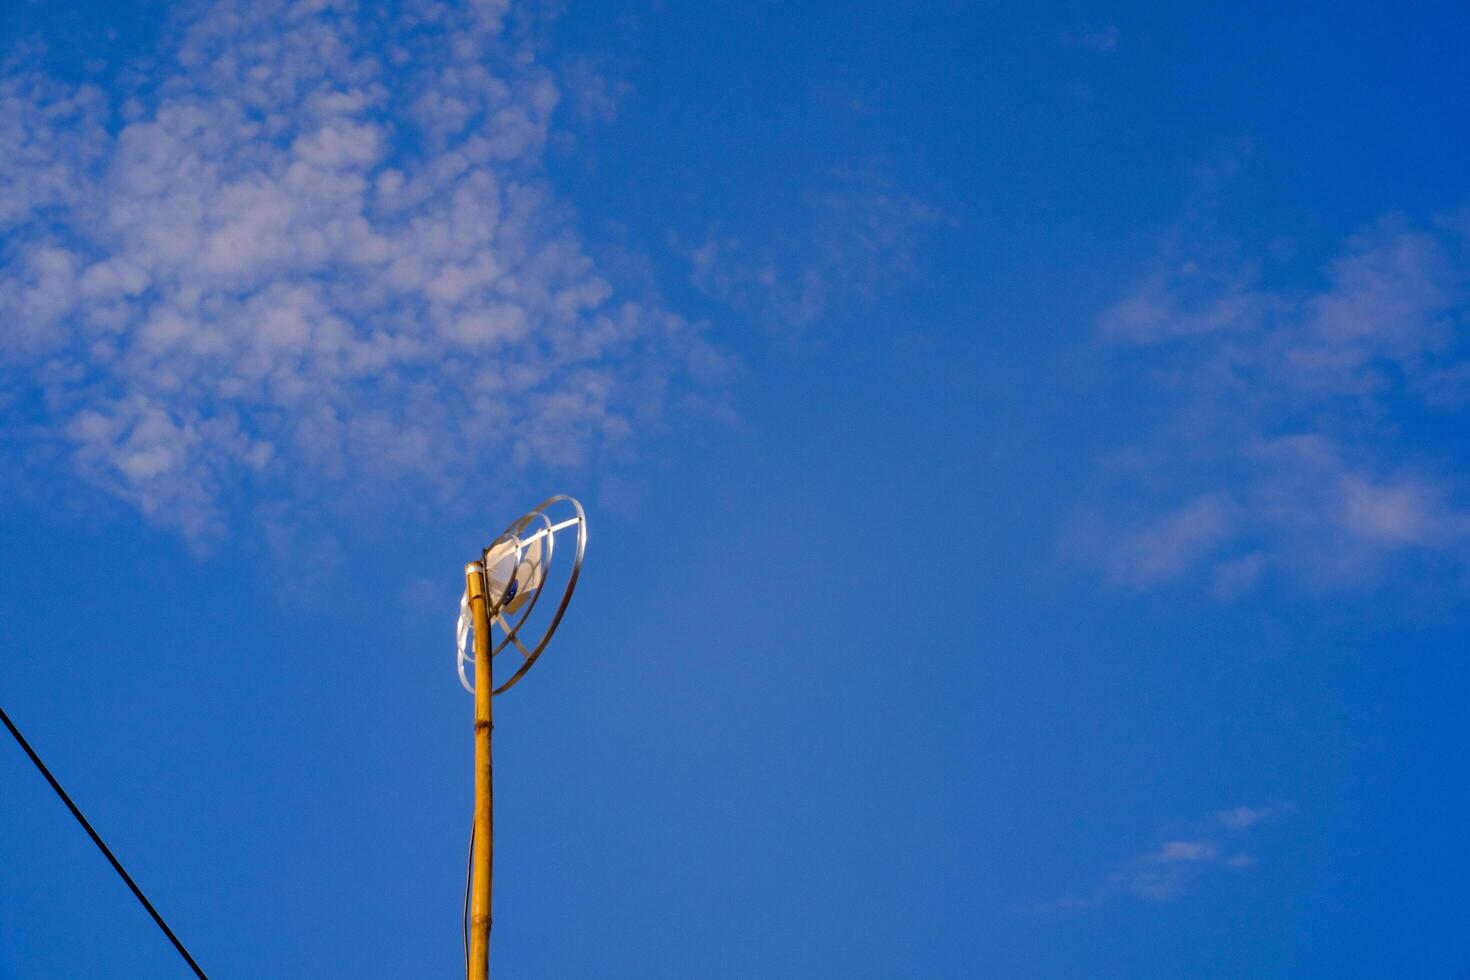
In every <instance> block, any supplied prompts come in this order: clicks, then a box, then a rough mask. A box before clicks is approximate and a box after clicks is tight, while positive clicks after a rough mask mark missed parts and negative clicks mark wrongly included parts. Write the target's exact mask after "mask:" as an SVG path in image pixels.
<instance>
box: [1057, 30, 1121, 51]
mask: <svg viewBox="0 0 1470 980" xmlns="http://www.w3.org/2000/svg"><path fill="white" fill-rule="evenodd" d="M1122 36H1123V33H1122V31H1120V30H1118V27H1117V25H1116V24H1104V25H1102V26H1101V27H1079V28H1074V29H1070V30H1066V31H1063V32H1062V43H1063V44H1066V45H1068V46H1073V47H1080V48H1083V49H1085V50H1087V51H1091V52H1092V53H1093V54H1112V53H1113V52H1114V51H1117V50H1118V42H1119V41H1120V40H1121V39H1122Z"/></svg>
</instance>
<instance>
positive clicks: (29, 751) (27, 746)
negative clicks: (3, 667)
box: [0, 708, 209, 980]
mask: <svg viewBox="0 0 1470 980" xmlns="http://www.w3.org/2000/svg"><path fill="white" fill-rule="evenodd" d="M0 721H3V722H5V727H6V728H8V729H10V734H11V735H14V736H15V740H16V741H17V742H19V743H20V747H21V748H22V749H24V750H25V753H26V755H28V756H30V759H31V762H33V763H35V766H36V768H37V769H39V770H40V771H41V775H43V776H45V777H46V782H48V783H50V784H51V788H52V789H53V790H55V791H56V795H57V796H59V797H61V802H63V803H65V804H66V808H67V809H68V810H70V811H71V815H72V816H73V817H76V819H77V823H79V824H81V825H82V829H83V830H85V831H86V832H87V836H88V837H90V838H92V843H93V844H96V845H97V849H98V850H99V851H101V852H102V856H103V857H105V858H107V862H108V863H109V864H111V865H112V870H114V871H116V872H117V873H118V876H119V877H121V878H122V880H123V881H124V882H126V883H127V886H128V888H130V889H131V890H132V892H133V897H134V898H136V899H137V900H138V901H139V902H140V903H142V905H143V908H145V909H147V910H148V914H149V915H151V916H153V921H154V922H156V923H158V928H160V929H162V930H163V934H164V935H165V936H167V937H168V941H169V942H171V943H173V944H174V949H176V950H178V951H179V955H180V956H182V957H183V958H184V962H186V963H188V964H189V969H191V970H193V971H194V975H195V976H196V977H198V978H199V980H209V978H208V977H206V976H205V975H204V971H203V970H201V969H200V968H199V964H198V963H196V962H194V957H192V956H190V955H189V951H188V950H187V949H185V948H184V944H183V943H182V942H180V941H179V937H178V936H175V935H174V931H173V930H172V929H170V928H169V927H168V923H167V922H164V921H163V916H161V915H159V914H158V910H157V909H156V908H154V907H153V903H152V902H150V901H148V896H146V895H144V894H143V889H141V888H139V887H138V883H137V882H135V881H134V880H133V876H132V875H130V874H128V873H127V871H126V869H124V868H123V866H122V863H121V862H120V861H118V859H117V857H116V856H115V855H114V854H113V853H112V849H111V848H109V847H108V846H107V845H106V844H105V843H103V841H102V838H101V837H100V836H99V835H98V834H97V831H95V830H93V829H92V825H91V823H89V822H88V821H87V818H86V817H84V816H82V811H81V810H79V809H77V805H76V804H75V803H73V802H72V801H71V797H70V796H68V795H67V794H66V790H64V789H62V788H61V784H60V783H58V782H57V781H56V777H55V776H53V775H51V770H50V769H47V768H46V763H44V762H42V761H41V757H40V756H38V755H36V750H35V749H33V748H31V743H29V742H27V741H26V739H25V736H24V735H22V734H21V733H20V729H19V728H16V727H15V723H14V722H12V721H11V720H10V716H9V715H7V714H6V713H5V709H4V708H0Z"/></svg>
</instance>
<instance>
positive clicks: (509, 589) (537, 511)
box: [456, 494, 587, 695]
mask: <svg viewBox="0 0 1470 980" xmlns="http://www.w3.org/2000/svg"><path fill="white" fill-rule="evenodd" d="M560 503H566V504H570V505H571V509H572V511H573V512H574V516H572V517H570V518H567V519H566V520H563V521H561V522H559V523H558V522H556V521H554V520H553V519H552V517H551V515H549V514H548V513H547V511H548V509H550V508H552V507H554V506H555V505H557V504H560ZM533 524H539V525H540V527H538V528H537V529H536V530H535V531H533V532H531V533H530V534H527V533H526V531H527V528H529V527H531V526H532V525H533ZM573 528H575V533H576V549H575V551H574V552H573V554H572V562H571V570H570V572H569V573H568V575H567V581H566V585H565V586H564V588H563V589H562V592H561V597H560V599H559V600H558V601H557V604H556V610H555V612H553V613H552V615H551V620H550V622H549V623H547V625H546V629H545V630H544V631H543V632H542V633H541V635H540V636H539V637H538V638H537V639H536V640H535V642H534V643H531V642H530V641H529V640H526V641H523V640H522V638H521V636H520V633H521V630H522V629H523V628H525V627H526V625H527V623H528V622H529V621H530V619H531V615H532V613H533V612H534V611H535V609H536V607H537V604H538V603H539V602H540V600H541V598H542V595H543V593H545V592H546V587H547V586H549V585H550V584H551V582H550V575H551V571H552V568H553V562H552V559H553V557H554V555H555V554H556V551H557V549H556V537H557V533H558V532H561V531H566V530H569V529H573ZM512 543H513V545H514V547H513V550H511V549H510V546H511V544H512ZM497 551H498V552H502V554H500V555H499V556H498V557H497V558H496V561H495V563H494V565H493V566H492V564H491V561H490V557H491V555H492V554H494V553H496V552H497ZM586 551H587V513H586V511H585V510H583V509H582V505H581V503H580V502H578V501H577V499H576V498H575V497H570V496H567V495H566V494H556V495H555V496H552V497H548V498H547V499H546V500H543V501H542V502H541V503H540V504H539V505H537V506H536V507H535V508H533V509H532V510H529V511H527V512H526V513H525V514H522V515H521V516H520V517H518V518H516V519H515V520H514V521H512V522H511V524H510V526H509V527H507V528H506V529H505V532H504V533H502V534H501V535H500V536H499V537H497V538H495V540H493V541H491V542H490V544H489V545H488V546H487V547H486V548H485V549H484V550H483V551H482V552H481V553H480V563H481V568H482V574H483V575H484V580H485V598H486V602H487V604H489V603H491V602H492V601H493V605H490V606H489V608H488V609H487V610H486V612H487V614H488V620H489V623H490V627H489V628H490V630H491V631H492V634H491V636H492V640H493V636H494V633H493V631H494V629H495V628H496V627H497V626H498V627H499V628H500V631H501V632H502V633H503V634H504V637H503V638H502V639H501V640H500V641H499V642H498V643H492V645H491V651H490V655H491V657H495V656H497V655H499V653H500V652H501V651H502V650H504V649H505V648H506V647H507V646H510V645H512V644H514V646H515V647H516V649H517V650H518V651H519V652H520V654H521V657H522V658H523V660H522V663H521V664H520V666H519V667H518V668H517V669H516V671H515V672H514V673H513V674H511V676H510V677H509V678H507V679H506V681H505V682H504V683H503V684H501V685H500V686H499V687H496V688H494V689H493V690H492V691H491V694H492V695H494V694H504V693H505V692H506V691H508V690H510V689H511V688H512V687H514V686H515V685H516V684H517V683H518V682H519V681H520V679H521V678H522V677H524V676H526V672H527V671H529V670H530V669H531V665H532V664H534V663H535V662H536V661H537V659H539V658H540V656H541V654H542V652H544V651H545V649H546V645H547V644H548V643H549V642H550V641H551V636H552V634H553V633H555V632H556V628H557V627H558V626H559V625H561V620H562V617H563V616H564V615H566V611H567V605H568V604H569V603H570V602H571V599H572V592H573V590H574V589H576V587H577V579H578V578H579V577H580V575H581V572H582V558H583V556H584V555H585V554H586ZM528 552H531V553H532V554H533V557H532V558H531V559H530V560H529V561H530V564H528V558H527V554H528ZM512 554H513V555H514V558H515V564H514V565H513V566H511V572H510V574H509V576H507V578H508V581H507V582H506V584H505V586H504V587H503V588H501V589H499V590H498V594H493V593H492V591H491V587H490V583H491V579H492V567H497V568H498V567H501V566H503V565H504V564H505V563H506V562H507V561H509V560H510V558H511V556H512ZM523 569H524V570H525V573H524V574H525V581H524V582H523V581H522V575H523ZM526 589H530V590H531V594H530V596H529V597H526V598H525V599H524V605H523V606H521V607H520V608H515V609H512V608H511V607H512V606H514V605H515V603H516V599H517V598H518V597H522V596H524V595H525V590H526ZM465 612H466V610H464V608H463V606H462V607H461V620H460V624H459V626H458V627H457V635H458V653H457V662H456V667H457V669H458V671H459V677H460V683H461V684H463V685H464V687H465V688H466V689H467V690H470V691H473V690H474V688H473V686H472V685H471V684H470V683H469V680H468V678H467V677H466V676H465V669H464V668H465V664H466V663H471V664H473V663H474V658H473V655H472V654H469V655H467V654H468V651H467V650H466V647H467V643H466V630H465ZM507 613H509V614H510V616H514V617H515V618H514V622H511V619H510V616H508V615H507Z"/></svg>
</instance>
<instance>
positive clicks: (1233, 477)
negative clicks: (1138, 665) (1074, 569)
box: [1079, 218, 1470, 598]
mask: <svg viewBox="0 0 1470 980" xmlns="http://www.w3.org/2000/svg"><path fill="white" fill-rule="evenodd" d="M1187 241H1188V238H1187V236H1185V235H1182V234H1181V235H1176V236H1174V238H1173V239H1172V240H1171V241H1170V242H1169V243H1168V244H1167V245H1166V247H1165V248H1164V250H1163V252H1162V254H1161V255H1160V256H1159V258H1158V260H1157V262H1156V264H1155V267H1154V268H1151V269H1149V270H1147V271H1146V272H1145V273H1144V274H1143V275H1142V276H1141V277H1140V279H1139V281H1138V282H1137V284H1136V285H1135V286H1134V287H1133V288H1132V289H1131V290H1129V291H1128V292H1127V293H1126V294H1125V295H1124V296H1123V297H1122V298H1121V299H1120V300H1119V301H1118V302H1117V303H1116V304H1114V305H1113V306H1112V307H1111V308H1110V309H1108V310H1106V311H1104V312H1103V314H1102V315H1101V316H1100V317H1099V332H1100V336H1101V337H1102V339H1103V340H1104V342H1105V343H1106V344H1107V345H1108V347H1109V348H1110V349H1111V350H1112V351H1114V352H1115V353H1123V354H1125V359H1124V360H1123V361H1122V363H1123V365H1124V366H1125V367H1128V366H1132V365H1137V366H1139V367H1141V368H1142V369H1143V370H1144V371H1145V372H1146V373H1147V375H1148V377H1149V378H1150V379H1151V380H1152V390H1153V391H1154V392H1155V393H1156V394H1157V395H1158V396H1159V397H1162V398H1164V399H1167V400H1168V402H1169V404H1170V406H1171V409H1170V411H1169V412H1168V413H1167V418H1168V421H1166V422H1165V423H1164V424H1163V425H1161V426H1159V427H1157V428H1155V429H1154V430H1153V431H1151V432H1146V433H1145V434H1144V436H1143V437H1142V438H1141V439H1140V440H1139V442H1138V443H1137V444H1136V445H1135V446H1133V447H1131V448H1130V450H1129V451H1128V452H1127V453H1125V454H1121V455H1120V456H1119V457H1118V458H1119V460H1122V461H1126V465H1125V466H1115V467H1113V468H1112V472H1111V474H1110V477H1111V478H1112V479H1113V486H1112V487H1111V488H1110V489H1109V490H1108V491H1105V492H1101V493H1100V494H1099V495H1098V498H1097V499H1094V500H1093V501H1091V502H1090V504H1089V507H1090V509H1091V510H1092V511H1095V512H1097V513H1095V514H1094V516H1092V517H1091V518H1090V519H1089V522H1088V524H1087V526H1088V527H1090V528H1093V529H1099V528H1101V529H1106V530H1105V531H1096V533H1093V534H1092V535H1091V536H1090V537H1089V536H1082V537H1081V538H1080V540H1083V541H1084V542H1085V543H1086V545H1087V547H1085V548H1082V549H1079V552H1080V553H1081V554H1083V556H1084V557H1085V558H1086V559H1087V560H1088V561H1089V562H1091V563H1093V564H1095V565H1097V566H1098V567H1100V568H1101V569H1102V570H1103V572H1104V573H1105V575H1106V576H1107V578H1108V579H1109V580H1110V581H1112V582H1114V583H1115V584H1121V585H1126V586H1130V587H1141V586H1148V585H1153V584H1157V583H1160V582H1164V581H1167V580H1169V579H1172V578H1175V577H1178V576H1180V575H1183V574H1186V573H1188V572H1190V571H1192V570H1194V569H1197V568H1203V569H1205V570H1206V571H1208V572H1209V574H1210V576H1211V577H1212V578H1213V580H1214V591H1215V594H1216V595H1218V596H1221V597H1225V598H1228V597H1232V596H1235V595H1239V594H1240V593H1242V592H1244V591H1246V590H1248V589H1250V588H1253V587H1254V586H1255V585H1256V584H1257V583H1258V582H1260V581H1261V580H1262V579H1263V578H1264V577H1265V576H1267V575H1270V574H1273V573H1276V572H1283V573H1287V574H1290V575H1293V576H1296V577H1298V578H1301V579H1303V580H1305V581H1308V582H1309V583H1311V584H1312V585H1313V586H1314V587H1341V586H1349V585H1351V586H1363V585H1366V584H1368V583H1371V582H1374V581H1377V580H1379V579H1380V578H1381V576H1382V573H1383V571H1384V570H1385V569H1386V568H1388V567H1390V565H1391V564H1392V563H1395V562H1404V561H1411V560H1414V559H1415V558H1420V559H1428V560H1439V561H1443V560H1446V559H1447V560H1448V562H1449V563H1450V564H1452V565H1456V566H1458V567H1459V568H1460V569H1461V570H1462V571H1463V570H1464V569H1466V568H1467V567H1470V504H1467V502H1466V488H1465V487H1464V486H1463V485H1462V482H1461V480H1460V478H1459V476H1458V474H1460V473H1462V472H1463V466H1464V464H1465V462H1466V458H1465V451H1464V447H1463V441H1462V440H1460V439H1459V438H1458V437H1457V433H1458V431H1459V426H1460V425H1461V424H1462V423H1463V419H1462V418H1461V416H1460V414H1458V413H1461V412H1462V410H1463V408H1464V407H1465V405H1466V403H1467V397H1470V336H1467V324H1470V305H1467V304H1470V257H1467V247H1470V238H1467V235H1466V225H1465V222H1464V221H1462V220H1458V219H1447V220H1443V221H1440V222H1438V223H1436V224H1435V225H1433V226H1431V227H1428V228H1416V227H1413V226H1410V225H1409V224H1407V223H1406V222H1405V221H1403V220H1401V219H1394V218H1390V219H1385V220H1384V221H1381V222H1379V223H1378V224H1376V225H1374V226H1373V227H1371V228H1368V229H1366V230H1364V231H1363V232H1361V233H1359V234H1357V235H1354V236H1352V237H1351V238H1350V239H1348V240H1347V241H1346V242H1344V243H1343V244H1342V246H1341V248H1340V249H1339V250H1338V252H1337V254H1336V256H1335V257H1333V258H1332V259H1331V261H1329V262H1328V263H1327V264H1326V266H1325V268H1324V269H1323V270H1322V271H1321V274H1320V278H1318V280H1317V281H1316V282H1314V283H1312V284H1308V285H1272V286H1268V285H1267V282H1268V280H1272V279H1277V280H1281V279H1285V278H1286V270H1285V269H1283V268H1279V267H1276V266H1275V265H1273V262H1274V260H1273V258H1272V256H1271V255H1270V254H1269V253H1268V254H1266V255H1265V256H1263V257H1262V258H1260V259H1254V260H1252V259H1243V258H1241V257H1240V256H1239V255H1238V253H1237V251H1236V250H1235V249H1233V248H1231V247H1229V246H1226V245H1222V244H1220V243H1218V242H1205V243H1203V244H1197V245H1194V246H1193V247H1189V245H1188V244H1187ZM1138 390H1142V391H1145V392H1147V391H1148V390H1150V388H1149V386H1148V385H1143V386H1141V388H1134V389H1133V390H1131V391H1130V396H1131V397H1137V391H1138ZM1140 511H1143V512H1144V516H1139V512H1140ZM1130 513H1132V515H1133V516H1132V517H1131V518H1130V517H1129V516H1128V515H1129V514H1130Z"/></svg>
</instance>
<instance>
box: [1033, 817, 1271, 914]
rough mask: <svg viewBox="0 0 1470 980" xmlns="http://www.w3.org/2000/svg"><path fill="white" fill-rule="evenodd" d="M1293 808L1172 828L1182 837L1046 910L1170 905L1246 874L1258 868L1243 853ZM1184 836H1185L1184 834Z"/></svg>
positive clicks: (1136, 857)
mask: <svg viewBox="0 0 1470 980" xmlns="http://www.w3.org/2000/svg"><path fill="white" fill-rule="evenodd" d="M1293 809H1294V808H1293V807H1292V805H1291V804H1290V803H1273V804H1269V805H1266V806H1259V807H1250V806H1236V807H1232V808H1230V809H1228V810H1222V811H1219V812H1218V813H1216V814H1214V816H1213V817H1212V818H1211V819H1207V820H1196V821H1193V822H1191V823H1190V824H1187V825H1185V826H1183V827H1175V828H1172V829H1173V830H1174V832H1175V834H1176V835H1178V836H1173V835H1171V836H1168V837H1165V838H1163V839H1162V840H1160V841H1159V843H1158V844H1156V845H1155V846H1153V847H1150V848H1148V849H1147V850H1144V851H1142V852H1140V853H1137V854H1134V855H1133V856H1132V857H1129V858H1126V859H1125V860H1123V861H1120V862H1119V863H1118V864H1117V865H1116V866H1114V868H1113V870H1112V871H1110V872H1108V874H1107V875H1106V876H1105V877H1104V878H1103V880H1102V881H1101V882H1100V883H1099V884H1098V885H1097V886H1096V887H1094V888H1093V889H1092V890H1090V891H1088V892H1085V893H1082V894H1079V895H1071V896H1068V897H1066V898H1063V899H1060V900H1058V901H1055V902H1051V903H1048V904H1047V905H1046V906H1045V907H1046V908H1048V909H1051V910H1054V911H1067V910H1072V911H1076V910H1084V909H1091V908H1097V907H1099V906H1102V905H1106V904H1109V903H1111V902H1115V901H1118V900H1119V899H1125V898H1132V899H1139V900H1142V901H1146V902H1170V901H1173V900H1175V899H1177V898H1180V897H1181V896H1183V895H1185V894H1187V893H1188V892H1190V891H1191V890H1192V889H1194V888H1195V887H1197V886H1198V885H1199V884H1200V882H1201V881H1202V880H1203V879H1204V878H1205V877H1206V876H1207V875H1210V874H1212V873H1217V872H1219V871H1220V870H1222V869H1223V870H1225V871H1244V870H1247V869H1250V868H1254V867H1256V866H1257V864H1259V859H1258V858H1257V857H1256V855H1254V854H1252V853H1249V852H1248V851H1245V850H1243V848H1244V847H1246V846H1248V845H1249V844H1250V842H1251V839H1252V838H1251V835H1252V834H1254V833H1255V832H1257V831H1258V830H1259V828H1260V826H1261V824H1263V823H1265V822H1267V821H1269V820H1275V819H1277V818H1280V817H1283V816H1285V815H1287V814H1289V813H1291V812H1292V811H1293ZM1181 832H1182V834H1181Z"/></svg>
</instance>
